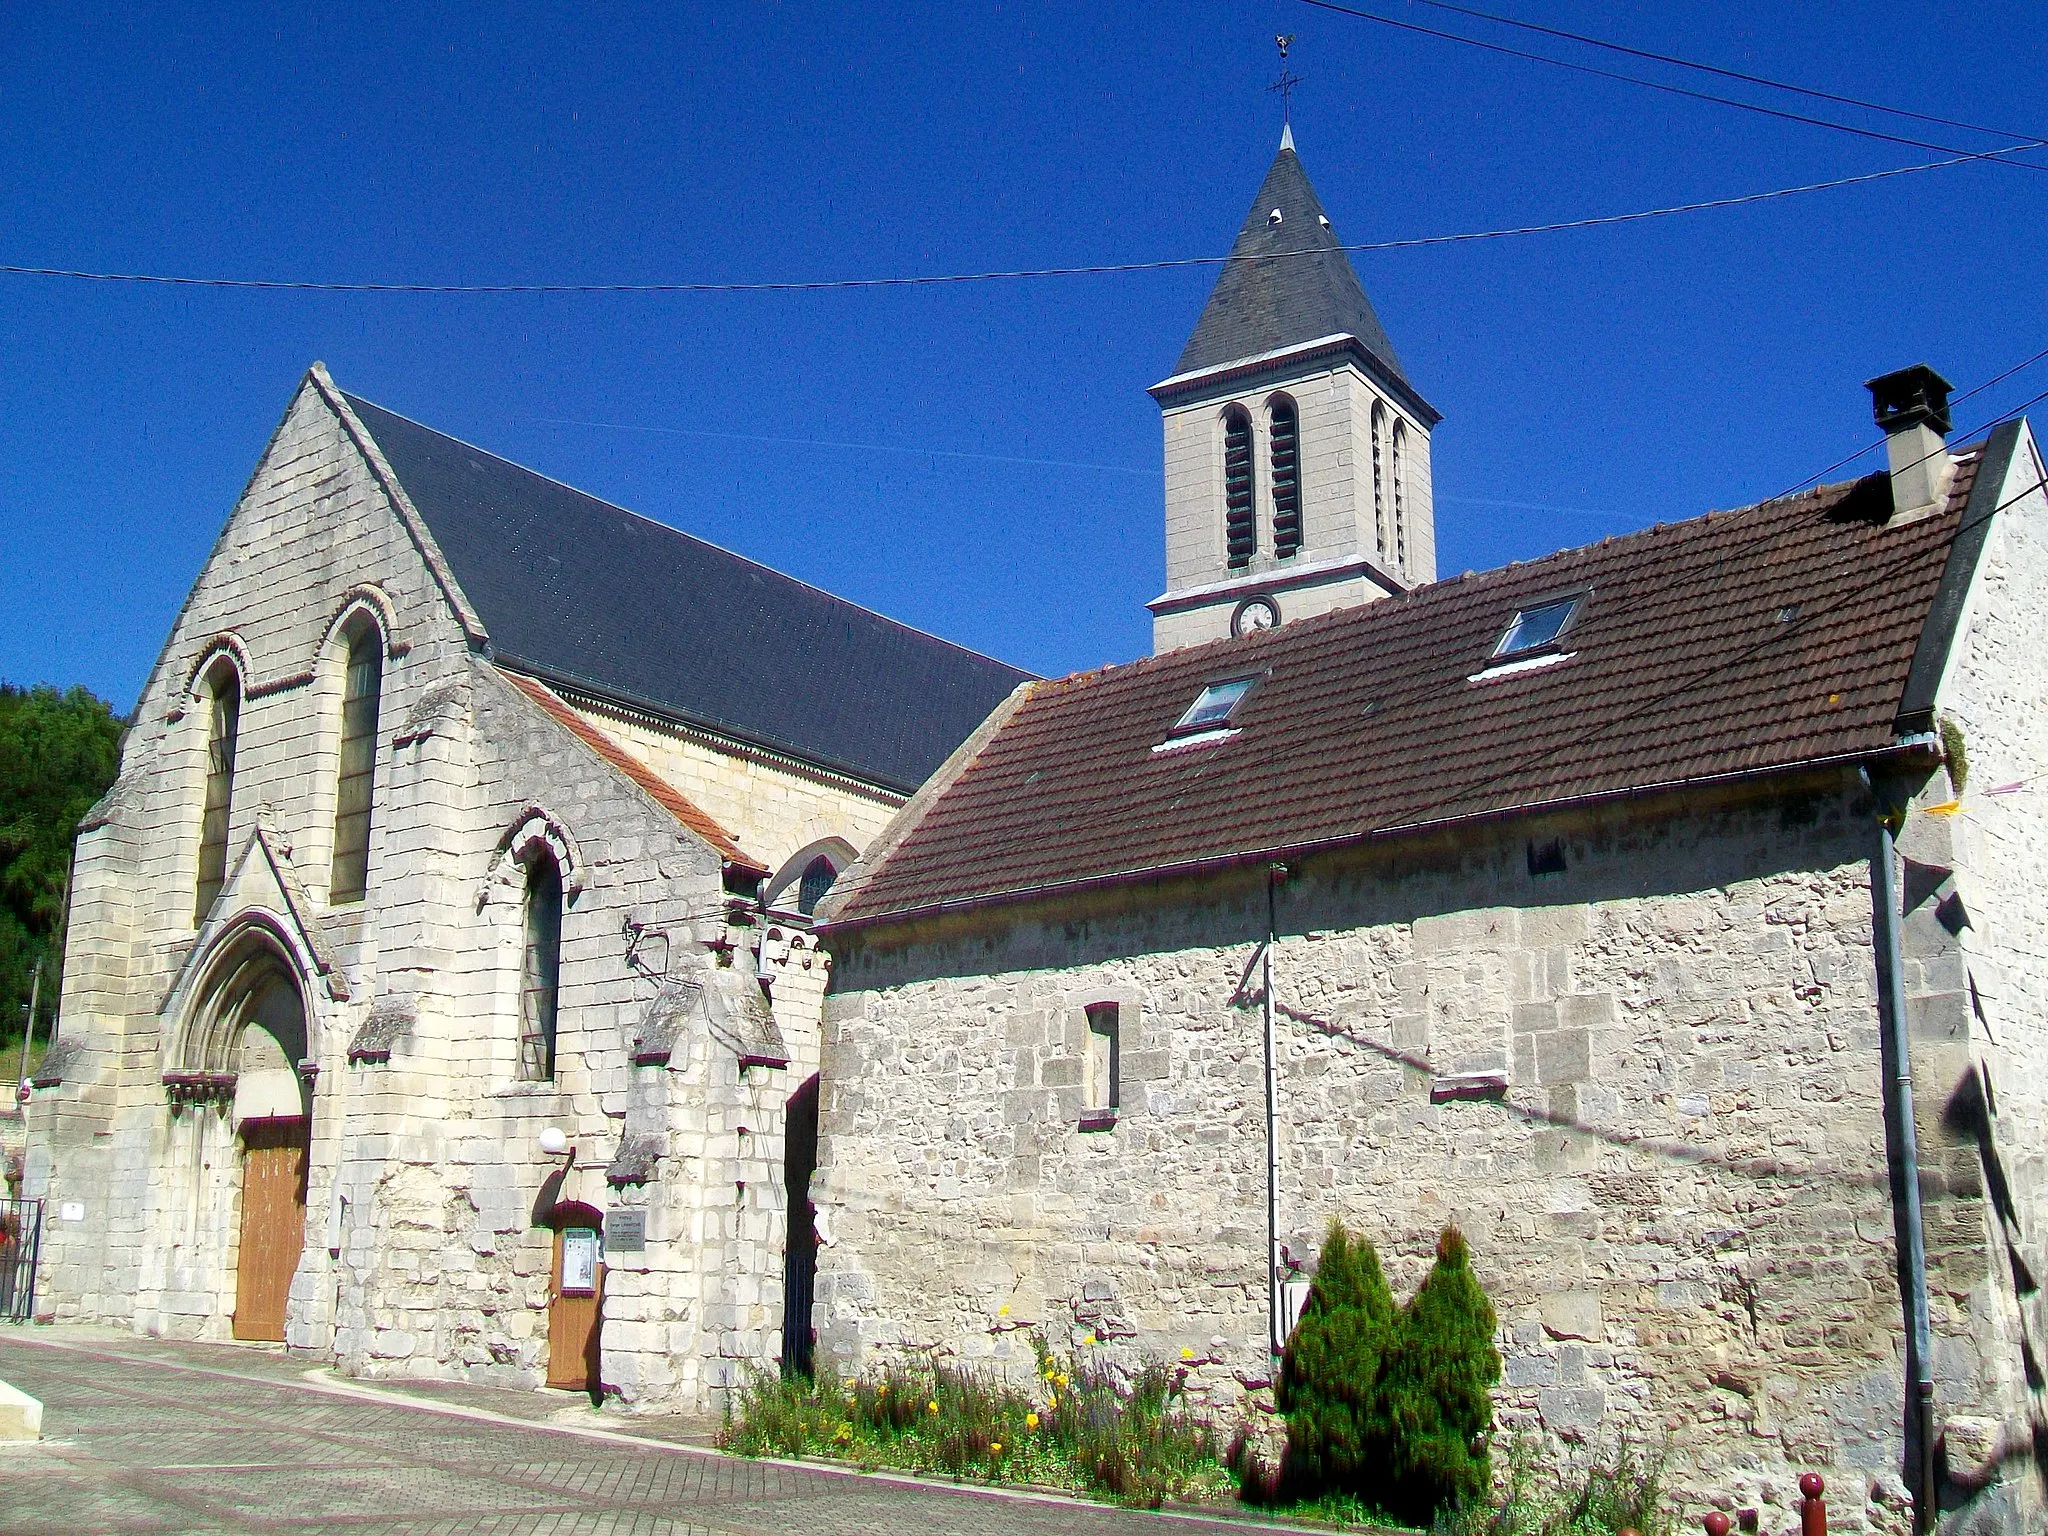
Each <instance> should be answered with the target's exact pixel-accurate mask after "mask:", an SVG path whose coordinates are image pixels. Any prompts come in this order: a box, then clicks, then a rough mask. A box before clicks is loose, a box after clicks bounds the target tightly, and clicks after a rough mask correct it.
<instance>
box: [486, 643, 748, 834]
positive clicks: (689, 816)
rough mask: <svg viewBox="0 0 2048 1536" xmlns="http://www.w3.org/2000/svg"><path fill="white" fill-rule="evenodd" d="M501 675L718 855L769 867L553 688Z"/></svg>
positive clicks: (514, 674) (503, 672)
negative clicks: (747, 851)
mask: <svg viewBox="0 0 2048 1536" xmlns="http://www.w3.org/2000/svg"><path fill="white" fill-rule="evenodd" d="M498 675H499V676H500V677H502V678H504V679H505V680H506V681H507V682H509V683H510V684H512V686H513V687H515V688H517V689H518V690H519V691H520V692H521V693H523V694H525V695H526V696H527V697H528V698H530V699H532V700H533V702H534V703H536V704H538V705H539V706H540V707H541V708H542V709H544V710H546V711H547V712H548V713H549V714H550V715H552V716H554V717H555V719H556V720H558V721H559V722H561V724H562V725H563V726H564V727H566V728H567V729H568V731H569V732H570V734H571V735H573V736H575V737H576V739H577V740H578V741H581V742H582V743H583V744H584V745H585V746H586V747H589V748H590V750H591V751H593V752H595V753H596V754H597V755H598V756H599V757H601V758H603V759H604V760H605V761H606V762H608V763H610V764H611V765H612V766H613V767H614V768H616V769H618V770H619V772H621V773H623V774H624V775H625V776H626V777H627V778H629V779H631V780H632V781H633V782H634V783H635V784H637V785H639V786H640V787H641V788H642V789H644V790H646V791H647V794H648V796H649V797H650V798H651V799H652V800H653V801H654V803H655V804H656V805H658V806H660V807H661V808H662V809H663V810H665V811H667V812H668V813H669V815H671V816H673V817H675V819H676V820H677V821H679V822H681V823H682V824H683V825H684V826H686V827H688V828H689V829H690V830H691V831H692V832H694V833H696V834H697V835H698V836H699V837H701V838H703V839H704V841H705V842H707V843H709V844H710V845H711V846H712V847H713V848H716V849H717V850H718V853H719V857H721V858H722V859H724V860H725V862H726V863H728V864H732V865H737V866H738V867H740V868H742V869H745V870H749V871H751V872H753V873H755V874H758V875H766V874H767V873H768V870H767V868H766V867H765V866H763V865H762V864H761V863H760V862H759V861H758V860H756V859H751V858H749V857H747V855H746V854H744V853H741V852H740V848H739V844H737V843H735V842H734V841H733V840H732V837H731V835H730V834H729V833H728V832H727V831H726V830H725V828H723V827H721V826H720V825H719V824H718V823H717V822H715V821H713V820H712V819H711V818H710V817H709V816H707V815H706V814H705V813H704V812H703V811H702V810H701V809H699V807H698V806H697V804H696V802H695V801H693V800H691V799H690V797H689V796H687V795H685V794H684V793H683V792H682V791H681V790H679V789H677V788H676V787H675V786H674V785H673V784H671V783H669V782H668V781H667V780H666V779H664V778H662V777H660V775H658V774H656V773H655V772H654V770H653V769H651V768H649V767H648V766H647V765H646V764H645V763H643V762H641V761H640V760H639V759H638V758H637V757H634V756H633V755H632V754H631V753H630V752H628V751H626V749H625V748H623V747H621V746H620V745H619V744H618V743H617V742H615V741H613V740H612V739H611V737H609V736H607V735H605V733H604V732H603V731H600V730H599V729H598V728H597V727H596V726H594V725H592V724H591V723H590V722H589V721H588V720H585V719H584V718H583V717H582V716H581V715H579V714H577V713H576V711H575V710H573V709H571V708H570V707H569V706H568V705H567V704H565V703H563V702H562V700H561V698H560V697H559V696H557V695H556V693H555V692H554V690H552V689H551V688H549V687H547V686H546V685H545V684H544V683H538V682H535V681H534V680H533V679H532V678H530V677H523V676H521V675H520V674H519V673H517V672H510V671H507V670H506V669H504V668H503V667H500V668H499V669H498Z"/></svg>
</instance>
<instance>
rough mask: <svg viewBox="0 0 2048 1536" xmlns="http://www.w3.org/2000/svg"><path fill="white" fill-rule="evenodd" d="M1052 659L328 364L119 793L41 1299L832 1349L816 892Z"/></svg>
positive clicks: (279, 446)
mask: <svg viewBox="0 0 2048 1536" xmlns="http://www.w3.org/2000/svg"><path fill="white" fill-rule="evenodd" d="M1021 677H1022V674H1020V673H1017V672H1016V671H1014V670H1013V669H1010V668H1007V667H1003V666H1001V665H999V664H997V663H994V662H991V661H988V660H987V659H986V658H982V657H979V656H975V655H973V654H972V653H969V652H965V651H962V650H960V649H959V648H957V647H954V646H950V645H946V644H944V643H943V642H940V641H937V640H934V639H932V638H930V637H928V636H924V635H921V634H918V633H916V632H915V631H911V630H908V629H905V628H903V627H902V626H900V625H895V624H892V623H890V622H889V621H887V620H884V619H880V618H878V617H877V616H875V615H873V614H870V613H867V612H866V611H865V610H861V609H857V608H855V607H853V606H852V605H851V604H847V603H843V602H840V601H839V600H837V599H835V598H831V597H829V596H827V595H826V594H824V593H822V592H818V591H816V590H815V589H812V588H809V587H805V586H803V585H802V584H801V583H798V582H794V581H791V580H790V579H788V578H786V577H783V576H780V575H778V574H776V573H775V572H772V571H768V570H765V569H764V568H762V567H759V566H756V565H753V564H751V563H750V562H747V561H743V560H741V559H739V558H738V557H736V556H732V555H728V554H726V553H725V552H724V551H721V550H717V549H715V548H713V547H712V546H709V545H705V544H702V543H700V542H699V541H697V540H694V539H689V538H687V537H686V536H684V535H682V534H679V533H675V532H673V531H672V530H669V529H666V528H662V527H661V526H659V525H657V524H654V523H651V522H648V521H646V520H645V519H640V518H637V517H635V516H633V515H632V514H630V513H627V512H624V511H622V510H621V509H618V508H616V507H611V506H608V505H606V504H604V503H602V502H599V501H597V500H595V499H594V498H591V497H587V496H583V495H582V494H581V493H579V492H575V491H572V490H570V489H569V488H568V487H565V486H561V485H559V484H557V483H555V482H552V481H548V480H545V479H543V478H542V477H541V476H538V475H534V474H532V473H531V472H529V471H526V470H523V469H520V468H518V467H517V466H514V465H511V464H508V463H506V462H505V461H503V460H501V459H497V458H495V457H493V456H491V455H489V454H486V453H483V452H481V451H480V450H476V449H472V448H470V447H468V446H467V445H465V444H462V443H460V442H457V441H456V440H454V439H452V438H448V437H445V436H443V435H442V434H440V433H436V432H433V431H431V430H430V429H427V428H425V427H421V426H419V425H417V424H416V423H413V422H410V421H407V420H405V419H404V418H402V417H398V416H395V415H393V414H392V413H390V412H387V411H384V410H382V409H381V408H379V407H376V406H374V405H372V404H370V403H369V402H367V401H363V400H360V399H357V398H355V397H352V396H349V395H346V394H344V393H343V392H342V391H340V390H339V389H337V388H336V387H335V386H334V384H333V382H332V381H331V380H330V379H329V378H328V377H327V376H326V373H325V371H324V370H323V369H321V368H320V367H318V366H317V365H316V366H315V367H314V369H313V370H312V372H311V373H310V374H309V375H308V377H307V378H306V380H305V381H304V383H303V384H302V385H301V386H300V388H299V390H298V392H297V395H296V396H295V398H294V399H293V401H292V404H291V407H290V409H289V411H288V412H287V413H286V416H285V418H284V420H283V422H282V424H281V425H280V426H279V428H278V429H277V431H276V433H275V435H274V437H273V438H272V440H271V442H270V444H269V445H268V447H267V449H266V450H265V452H264V454H263V457H262V460H261V462H260V463H259V465H258V466H257V469H256V472H255V474H254V476H253V477H252V479H251V480H250V482H249V485H248V487H247V489H246V491H245V492H244V493H243V495H242V497H241V499H240V502H239V503H238V505H237V506H236V508H235V509H234V512H233V514H232V516H231V517H230V518H229V520H228V523H227V525H226V527H225V529H224V530H223V532H222V534H221V536H220V539H219V542H218V543H217V545H216V546H215V548H214V551H213V553H212V555H211V557H210V558H209V559H208V561H207V564H206V567H205V569H204V570H203V571H202V572H201V574H200V577H199V579H198V582H197V584H196V585H195V586H194V588H193V590H192V593H191V595H190V597H189V598H188V599H187V601H186V604H185V606H184V609H183V611H182V612H181V614H180V615H179V618H178V621H177V624H176V627H175V628H174V630H173V632H172V634H171V636H170V638H169V640H168V641H167V643H166V645H165V647H164V650H163V653H162V656H161V658H160V659H159V661H158V663H157V665H156V668H155V670H154V672H153V674H152V675H151V677H150V680H149V682H148V684H147V686H146V688H145V690H144V692H143V694H142V697H141V700H140V702H139V705H138V707H137V710H136V714H135V718H134V724H133V726H132V727H131V729H130V731H129V733H128V736H127V738H126V741H125V743H124V747H123V754H122V768H121V775H120V778H119V780H118V782H117V783H116V785H115V786H114V788H113V790H112V792H111V793H110V794H109V795H108V796H107V797H106V799H105V801H104V802H103V803H102V804H101V805H100V806H98V807H97V808H95V810H94V812H93V813H92V815H91V816H90V817H88V819H87V821H86V822H85V824H84V826H83V828H82V830H81V834H80V838H79V843H78V851H77V856H76V866H75V875H74V880H73V892H74V894H73V901H72V914H71V926H70V948H69V957H68V961H67V970H66V976H65V987H64V1000H63V1011H62V1021H61V1028H60V1033H59V1037H58V1038H59V1044H58V1046H57V1047H56V1048H55V1050H53V1052H52V1054H51V1057H50V1058H49V1060H48V1061H46V1063H45V1064H44V1067H43V1069H42V1072H41V1074H40V1078H39V1082H40V1086H39V1088H38V1090H37V1108H36V1114H37V1117H38V1122H39V1124H41V1125H43V1126H47V1127H50V1131H49V1134H48V1137H47V1139H44V1138H41V1137H39V1139H38V1143H37V1146H36V1149H35V1153H36V1166H33V1167H31V1168H30V1169H29V1171H28V1172H29V1186H30V1192H31V1193H36V1192H41V1193H44V1194H45V1195H46V1196H47V1198H48V1202H49V1203H48V1207H47V1209H48V1210H49V1212H50V1213H51V1216H52V1218H53V1219H52V1221H51V1222H50V1223H49V1224H48V1226H47V1228H46V1233H47V1235H46V1238H45V1248H44V1253H45V1277H44V1296H45V1297H46V1298H47V1300H46V1302H45V1303H44V1304H45V1305H46V1306H47V1307H49V1308H50V1309H52V1310H53V1311H54V1313H55V1315H56V1316H57V1317H59V1318H71V1319H86V1320H96V1321H102V1322H111V1323H116V1324H121V1325H127V1326H132V1327H134V1328H136V1329H137V1330H139V1331H143V1332H148V1333H156V1334H163V1335H168V1336H176V1337H194V1338H227V1337H231V1336H232V1337H237V1338H248V1339H266V1338H268V1339H277V1340H282V1341H283V1342H284V1343H286V1344H287V1345H289V1346H290V1347H292V1348H293V1349H294V1350H295V1351H301V1352H304V1353H306V1354H309V1355H311V1356H314V1357H316V1358H320V1359H327V1360H331V1361H333V1362H335V1363H336V1364H338V1365H339V1366H340V1367H342V1368H343V1369H345V1370H348V1371H350V1372H353V1373H358V1374H362V1375H370V1376H375V1375H384V1374H402V1375H410V1376H426V1377H468V1378H471V1379H478V1380H486V1381H498V1382H504V1383H511V1384H528V1385H538V1384H540V1383H542V1382H552V1383H554V1384H556V1385H563V1386H575V1387H584V1388H587V1389H591V1390H597V1389H599V1388H600V1386H601V1387H602V1388H604V1389H608V1390H611V1391H614V1392H615V1393H616V1394H617V1395H618V1396H619V1397H620V1398H621V1399H623V1400H624V1401H626V1402H627V1403H630V1404H633V1405H637V1406H665V1407H670V1408H677V1409H684V1410H703V1409H705V1408H707V1407H709V1406H710V1405H711V1404H712V1403H713V1402H714V1401H715V1395H716V1393H717V1391H718V1390H719V1389H720V1388H721V1387H723V1386H725V1385H726V1384H728V1383H729V1382H730V1381H731V1380H732V1379H733V1378H734V1376H735V1374H736V1373H737V1371H738V1370H739V1369H740V1367H741V1365H742V1364H743V1363H745V1362H759V1361H762V1360H768V1361H773V1360H774V1359H776V1358H778V1357H780V1356H782V1355H784V1354H785V1353H786V1352H797V1353H800V1352H801V1351H802V1350H804V1349H805V1348H807V1347H808V1337H807V1334H806V1332H805V1331H804V1327H803V1319H804V1318H805V1317H807V1308H805V1307H804V1306H803V1305H802V1304H801V1299H802V1297H803V1296H804V1295H806V1294H807V1286H808V1273H807V1270H808V1265H807V1262H805V1261H807V1260H808V1258H809V1255H810V1253H811V1242H810V1239H809V1231H808V1209H807V1207H805V1206H804V1205H803V1204H802V1202H801V1200H799V1202H798V1205H797V1208H796V1210H795V1211H794V1212H792V1211H791V1209H790V1207H789V1203H788V1202H787V1201H786V1200H785V1198H784V1194H783V1191H784V1189H785V1187H786V1185H787V1183H788V1182H789V1181H790V1179H791V1178H792V1173H793V1170H792V1167H791V1159H792V1158H794V1159H795V1160H796V1163H797V1167H796V1169H795V1171H794V1178H795V1181H796V1183H797V1185H798V1187H799V1189H801V1187H802V1184H803V1182H804V1177H805V1175H804V1171H803V1170H804V1169H805V1168H806V1167H807V1163H808V1159H809V1158H810V1157H811V1155H812V1153H811V1151H810V1147H809V1144H808V1143H809V1142H810V1141H811V1140H813V1139H814V1137H815V1131H814V1128H813V1127H814V1120H815V1096H816V1089H815V1085H814V1083H813V1082H812V1079H813V1078H814V1075H815V1073H816V1070H817V1060H818V1022H817V1021H818V1009H819V1004H820V999H821V997H822V994H823V990H824V982H825V976H826V964H827V963H826V961H825V959H824V957H823V956H822V955H821V954H819V952H818V951H817V950H816V948H815V946H814V944H813V941H812V940H811V938H810V937H809V934H808V929H809V926H810V919H809V915H808V914H809V912H810V910H811V908H812V907H813V906H814V905H815V903H816V900H817V897H818V896H819V894H820V893H821V892H822V890H823V889H824V888H825V887H826V886H828V885H829V883H830V881H831V879H832V878H833V876H834V875H835V874H836V873H837V872H838V871H839V870H840V869H843V868H844V867H845V866H846V865H847V864H848V863H849V862H851V860H852V859H853V858H854V856H855V855H856V854H857V853H858V852H859V851H860V850H861V849H862V848H863V847H865V846H866V844H867V843H868V842H869V841H870V840H871V839H872V838H873V836H874V835H875V834H876V833H877V832H878V831H879V830H880V829H881V828H882V827H883V826H884V825H885V824H886V823H887V821H888V820H889V819H890V817H891V816H892V815H893V814H894V813H895V811H896V810H897V808H898V807H900V805H901V804H902V803H903V801H904V799H905V798H906V796H907V794H908V793H909V792H910V791H911V790H912V789H914V788H915V787H916V785H917V783H918V782H919V781H920V780H921V779H922V778H923V777H924V776H925V775H926V774H927V773H928V772H929V771H930V769H931V768H932V767H933V766H935V765H936V763H937V762H938V761H939V760H941V759H943V757H944V756H945V755H946V753H947V752H948V751H949V750H950V749H951V748H952V747H953V745H954V744H955V742H957V740H958V739H959V738H960V737H961V736H963V735H965V734H966V732H967V731H968V730H969V729H971V728H972V726H973V725H974V723H975V722H976V721H978V720H979V719H980V718H981V717H982V716H983V715H984V714H985V713H986V712H987V711H988V709H989V708H990V707H991V706H992V705H993V704H994V703H995V702H997V701H999V700H1000V699H1001V698H1002V697H1004V696H1005V695H1006V694H1007V693H1008V692H1009V691H1010V690H1011V689H1012V688H1013V687H1014V686H1015V684H1016V683H1017V682H1018V681H1019V680H1020V678H1021ZM877 722H878V724H877ZM793 1235H794V1237H795V1238H796V1241H795V1242H794V1243H792V1241H791V1238H792V1236H793ZM791 1253H795V1254H797V1255H798V1262H797V1263H796V1264H795V1265H792V1264H791V1263H790V1262H789V1255H790V1254H791ZM792 1295H795V1296H797V1297H798V1299H799V1305H798V1307H797V1308H796V1314H797V1321H796V1322H795V1324H794V1326H793V1328H792V1330H791V1332H790V1334H789V1336H788V1337H787V1338H786V1337H785V1332H784V1322H785V1303H786V1300H787V1298H788V1297H790V1296H792ZM600 1317H601V1323H600V1321H599V1319H600Z"/></svg>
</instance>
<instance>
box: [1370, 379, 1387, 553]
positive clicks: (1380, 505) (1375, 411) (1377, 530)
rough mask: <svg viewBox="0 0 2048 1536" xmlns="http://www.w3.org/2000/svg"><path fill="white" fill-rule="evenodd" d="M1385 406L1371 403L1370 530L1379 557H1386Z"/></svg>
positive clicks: (1376, 402) (1375, 402)
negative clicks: (1383, 460) (1377, 544)
mask: <svg viewBox="0 0 2048 1536" xmlns="http://www.w3.org/2000/svg"><path fill="white" fill-rule="evenodd" d="M1386 436H1387V408H1386V407H1385V406H1383V405H1381V404H1380V403H1379V401H1377V400H1375V401H1373V403H1372V531H1373V537H1374V538H1375V539H1376V540H1378V543H1379V552H1380V558H1381V559H1382V560H1384V559H1386V558H1387V475H1386V471H1385V469H1383V468H1382V467H1381V464H1380V459H1381V456H1382V454H1383V453H1384V451H1385V448H1384V445H1385V440H1386Z"/></svg>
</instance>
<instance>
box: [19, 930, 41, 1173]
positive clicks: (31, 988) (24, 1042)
mask: <svg viewBox="0 0 2048 1536" xmlns="http://www.w3.org/2000/svg"><path fill="white" fill-rule="evenodd" d="M42 995H43V957H42V956H41V955H37V956H36V969H35V976H34V978H33V979H32V980H31V981H30V982H29V984H28V1027H27V1028H26V1029H24V1030H23V1031H22V1034H21V1078H20V1081H19V1082H17V1083H15V1084H13V1085H12V1086H13V1089H14V1094H15V1102H16V1103H18V1104H19V1105H20V1106H21V1160H22V1172H21V1176H22V1178H23V1179H24V1180H25V1179H27V1177H28V1110H29V1101H28V1099H26V1098H24V1097H22V1094H21V1084H22V1083H25V1082H27V1081H28V1053H29V1052H30V1051H32V1050H34V1049H35V1045H36V1004H37V1003H38V1002H40V1001H41V1000H42ZM23 1187H24V1188H25V1187H26V1185H24V1186H23Z"/></svg>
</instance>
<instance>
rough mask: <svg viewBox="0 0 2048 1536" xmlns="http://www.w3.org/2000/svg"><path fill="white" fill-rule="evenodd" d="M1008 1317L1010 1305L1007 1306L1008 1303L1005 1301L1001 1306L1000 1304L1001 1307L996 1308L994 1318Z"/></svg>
mask: <svg viewBox="0 0 2048 1536" xmlns="http://www.w3.org/2000/svg"><path fill="white" fill-rule="evenodd" d="M1009 1315H1010V1304H1009V1303H1008V1302H1007V1301H1006V1302H1004V1303H1003V1304H1002V1305H1001V1306H1000V1307H997V1308H996V1316H997V1317H1008V1316H1009Z"/></svg>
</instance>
